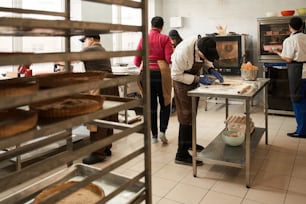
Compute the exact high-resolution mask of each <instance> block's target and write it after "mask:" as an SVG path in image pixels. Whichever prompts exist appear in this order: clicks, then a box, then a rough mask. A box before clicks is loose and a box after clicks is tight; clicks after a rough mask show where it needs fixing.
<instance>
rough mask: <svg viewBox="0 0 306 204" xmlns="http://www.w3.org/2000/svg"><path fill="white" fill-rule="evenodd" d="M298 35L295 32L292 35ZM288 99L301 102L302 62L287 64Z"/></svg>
mask: <svg viewBox="0 0 306 204" xmlns="http://www.w3.org/2000/svg"><path fill="white" fill-rule="evenodd" d="M297 33H300V32H296V33H294V34H293V35H295V34H297ZM287 67H288V80H289V90H290V99H291V101H292V102H299V101H300V100H301V94H302V93H301V87H302V72H303V62H294V61H293V62H292V63H288V64H287Z"/></svg>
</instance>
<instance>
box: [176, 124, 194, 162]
mask: <svg viewBox="0 0 306 204" xmlns="http://www.w3.org/2000/svg"><path fill="white" fill-rule="evenodd" d="M191 146H192V125H183V124H180V128H179V139H178V149H177V153H176V158H177V159H184V158H186V157H190V154H189V152H188V149H189V148H190V147H191Z"/></svg>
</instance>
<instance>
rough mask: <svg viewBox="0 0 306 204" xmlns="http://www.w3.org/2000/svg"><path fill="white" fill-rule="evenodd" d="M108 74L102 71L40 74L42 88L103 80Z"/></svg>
mask: <svg viewBox="0 0 306 204" xmlns="http://www.w3.org/2000/svg"><path fill="white" fill-rule="evenodd" d="M105 76H106V73H105V72H102V71H90V72H69V73H68V72H65V73H63V72H59V73H53V74H47V75H41V76H38V77H37V79H38V81H39V87H40V88H41V89H48V88H55V87H61V86H67V85H72V84H79V83H84V82H91V81H98V80H103V79H104V78H105Z"/></svg>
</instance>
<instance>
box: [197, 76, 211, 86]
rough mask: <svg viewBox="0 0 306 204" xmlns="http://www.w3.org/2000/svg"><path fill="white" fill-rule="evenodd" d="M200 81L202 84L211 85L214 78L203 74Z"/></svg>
mask: <svg viewBox="0 0 306 204" xmlns="http://www.w3.org/2000/svg"><path fill="white" fill-rule="evenodd" d="M199 82H200V83H201V84H204V85H211V84H212V80H211V79H210V78H208V77H207V76H201V77H200V81H199Z"/></svg>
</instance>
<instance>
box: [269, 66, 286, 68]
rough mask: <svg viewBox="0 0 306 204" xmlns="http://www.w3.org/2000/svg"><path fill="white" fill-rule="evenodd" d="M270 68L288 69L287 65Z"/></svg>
mask: <svg viewBox="0 0 306 204" xmlns="http://www.w3.org/2000/svg"><path fill="white" fill-rule="evenodd" d="M271 68H274V69H288V67H287V66H273V67H271Z"/></svg>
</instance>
